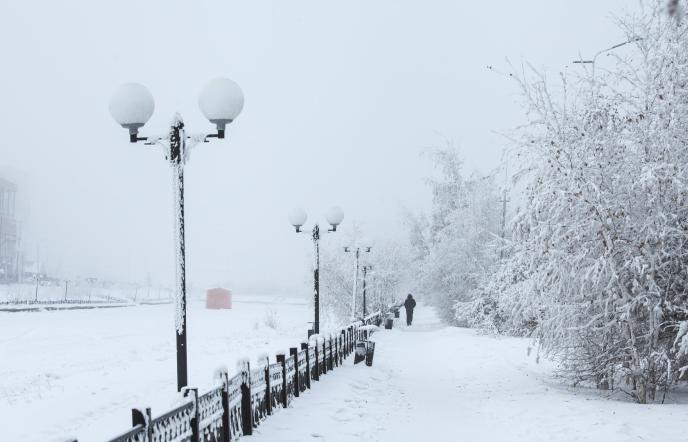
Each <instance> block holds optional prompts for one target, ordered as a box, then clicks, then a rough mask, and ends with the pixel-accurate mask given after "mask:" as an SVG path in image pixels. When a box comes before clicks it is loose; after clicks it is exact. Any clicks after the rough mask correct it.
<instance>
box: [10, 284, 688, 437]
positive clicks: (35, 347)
mask: <svg viewBox="0 0 688 442" xmlns="http://www.w3.org/2000/svg"><path fill="white" fill-rule="evenodd" d="M242 301H243V302H242ZM275 312H276V314H275ZM310 313H311V312H310V308H309V307H308V305H307V304H306V303H305V302H303V301H301V300H293V299H271V298H264V297H250V298H249V297H244V298H242V297H239V299H238V302H236V303H235V308H234V309H233V310H231V311H209V310H206V309H205V308H204V307H203V305H202V304H201V303H196V302H194V303H192V304H191V305H190V307H189V364H190V366H189V369H190V375H189V379H190V384H191V385H193V386H198V387H199V388H200V389H201V390H205V389H207V388H208V387H209V386H210V385H211V382H212V374H213V371H214V369H215V368H216V367H217V366H218V365H220V364H226V365H227V366H228V367H229V368H230V370H231V369H233V368H234V367H235V363H236V360H237V359H239V358H242V357H250V358H251V359H252V360H255V357H256V356H258V355H260V354H261V353H269V354H270V355H274V354H275V352H276V351H278V350H283V349H286V348H287V347H288V346H290V345H294V344H295V343H297V342H299V341H300V340H302V339H303V337H304V334H305V331H306V327H307V321H309V320H310ZM401 316H402V318H401V319H400V320H397V321H396V324H395V328H394V330H392V331H380V332H379V333H377V334H375V335H374V339H375V340H376V341H377V347H376V352H375V361H374V366H373V367H372V368H371V367H366V366H364V365H363V364H360V365H357V366H353V362H352V358H349V359H348V360H347V361H346V363H345V365H344V367H342V368H338V369H337V370H335V371H333V372H332V373H331V374H328V375H326V376H324V377H323V379H322V380H321V381H320V382H318V383H316V385H315V387H314V388H313V390H311V391H308V392H307V393H306V394H305V395H304V396H303V397H301V398H299V399H297V400H295V401H294V402H293V407H292V408H290V409H288V410H280V411H279V412H278V413H277V414H276V415H275V416H273V417H270V418H269V419H268V420H266V421H265V422H264V423H263V424H261V426H260V427H259V428H258V430H257V434H256V435H255V436H251V437H250V438H247V440H253V441H255V442H262V441H266V442H267V441H270V442H272V441H307V440H312V439H319V440H326V441H420V440H434V441H456V440H466V441H502V440H509V441H512V442H518V441H529V442H530V441H604V442H610V441H654V440H657V441H662V442H669V441H684V440H687V438H686V422H688V405H686V404H685V400H683V401H681V400H680V398H677V397H673V396H672V397H669V398H668V402H670V403H669V404H666V405H637V404H634V403H632V402H629V401H626V400H623V399H620V398H618V397H614V398H605V397H604V396H601V395H600V394H599V392H597V391H588V390H580V389H579V390H570V389H568V388H566V387H565V386H562V385H561V384H559V383H558V382H556V381H554V380H553V379H552V378H551V368H552V367H551V366H550V365H548V364H536V363H535V361H534V358H532V357H531V358H528V357H527V356H526V352H527V347H528V342H527V341H526V340H522V339H515V338H493V337H487V336H479V335H476V334H475V332H474V331H472V330H466V329H457V328H453V327H445V326H443V325H441V324H440V323H439V321H438V319H437V317H436V316H435V314H434V312H433V311H432V310H431V309H428V308H426V307H424V306H422V305H421V306H420V307H419V308H418V309H417V313H416V321H415V324H414V325H413V326H412V327H410V328H406V327H405V326H404V325H402V323H403V322H404V318H403V316H404V315H403V313H402V315H401ZM275 319H276V321H277V324H276V328H272V327H270V326H268V325H267V324H268V323H269V324H272V325H275V324H274V323H273V320H275ZM172 323H173V306H172V305H159V306H136V307H129V308H120V309H109V310H78V311H63V312H39V313H5V314H1V313H0V416H2V419H1V420H2V428H1V429H0V440H3V441H4V440H7V441H23V442H26V441H64V440H65V439H66V437H67V436H70V435H71V436H75V437H78V438H79V440H80V441H81V442H88V441H102V440H106V439H107V438H108V437H111V436H114V435H116V434H118V433H120V432H121V431H124V430H126V429H127V428H128V425H129V422H130V409H131V408H132V407H134V406H151V407H152V409H153V414H154V415H157V414H160V413H162V412H164V411H167V410H168V409H170V408H171V407H172V406H173V405H174V403H175V401H177V400H178V395H177V394H176V391H175V390H176V388H175V386H176V377H175V349H174V339H173V334H172V333H173V329H172V327H173V326H172ZM125 324H126V325H125ZM273 357H274V356H273ZM677 402H683V403H682V404H681V403H677Z"/></svg>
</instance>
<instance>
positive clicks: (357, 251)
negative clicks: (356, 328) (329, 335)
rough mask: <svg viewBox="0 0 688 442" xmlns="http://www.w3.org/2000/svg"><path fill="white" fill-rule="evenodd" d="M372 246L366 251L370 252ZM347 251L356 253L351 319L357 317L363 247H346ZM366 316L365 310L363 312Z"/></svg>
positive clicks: (345, 250)
mask: <svg viewBox="0 0 688 442" xmlns="http://www.w3.org/2000/svg"><path fill="white" fill-rule="evenodd" d="M371 249H372V247H366V248H365V250H364V252H366V253H370V250H371ZM344 252H345V253H353V254H354V287H353V290H352V293H351V320H352V321H353V320H355V319H356V295H357V294H358V270H359V268H360V267H359V259H360V257H361V248H360V247H356V250H353V251H352V250H351V247H344ZM363 316H365V312H364V314H363Z"/></svg>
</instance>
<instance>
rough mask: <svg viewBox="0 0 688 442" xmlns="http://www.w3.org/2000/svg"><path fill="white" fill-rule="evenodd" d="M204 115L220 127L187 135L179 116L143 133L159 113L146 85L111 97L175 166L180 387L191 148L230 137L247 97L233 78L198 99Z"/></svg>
mask: <svg viewBox="0 0 688 442" xmlns="http://www.w3.org/2000/svg"><path fill="white" fill-rule="evenodd" d="M198 105H199V107H200V109H201V112H202V113H203V115H204V116H205V117H206V118H207V119H208V120H209V121H210V122H211V123H213V124H214V125H215V129H216V132H215V133H202V134H195V135H187V133H186V130H185V129H184V121H183V120H182V117H181V115H179V114H178V113H177V114H175V115H174V118H173V119H172V123H171V125H170V127H169V129H168V132H167V134H166V135H162V136H154V137H140V136H139V129H141V128H142V127H143V126H144V125H145V124H146V123H147V122H148V120H149V119H150V117H151V116H152V115H153V111H154V109H155V103H154V100H153V96H152V95H151V93H150V92H149V91H148V89H147V88H146V87H145V86H142V85H140V84H138V83H127V84H123V85H121V86H120V87H119V88H117V89H116V90H115V92H114V94H113V95H112V98H111V99H110V114H111V115H112V118H113V119H114V120H115V121H116V122H117V123H119V124H120V125H121V126H122V127H123V128H125V129H127V130H128V131H129V141H130V142H132V143H136V142H139V141H142V142H144V143H145V144H147V145H155V146H160V147H162V149H163V151H164V154H165V158H166V160H167V161H168V163H169V165H170V167H171V169H172V177H173V191H174V202H175V214H174V220H175V242H176V253H175V261H176V280H175V295H176V296H175V329H176V341H177V389H178V390H180V391H181V389H182V388H184V387H185V386H187V385H188V376H187V357H186V353H187V348H186V253H185V244H184V242H185V236H184V165H185V164H186V161H187V159H188V155H189V151H190V150H191V149H192V148H193V147H194V146H195V145H196V144H198V143H201V142H203V143H207V142H208V141H209V140H210V139H211V138H218V139H219V138H224V137H225V128H226V126H227V124H229V123H231V122H232V121H234V119H236V117H237V116H238V115H239V113H241V110H242V108H243V106H244V95H243V93H242V92H241V89H240V88H239V86H238V85H237V84H236V83H235V82H234V81H232V80H229V79H226V78H218V79H215V80H212V81H210V82H208V84H207V85H206V86H205V87H204V88H203V90H202V91H201V94H200V96H199V99H198Z"/></svg>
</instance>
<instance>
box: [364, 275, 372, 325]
mask: <svg viewBox="0 0 688 442" xmlns="http://www.w3.org/2000/svg"><path fill="white" fill-rule="evenodd" d="M372 269H373V266H371V265H369V264H368V265H364V266H363V317H364V318H365V317H366V316H368V310H367V306H368V302H367V297H366V276H367V275H368V271H369V270H372Z"/></svg>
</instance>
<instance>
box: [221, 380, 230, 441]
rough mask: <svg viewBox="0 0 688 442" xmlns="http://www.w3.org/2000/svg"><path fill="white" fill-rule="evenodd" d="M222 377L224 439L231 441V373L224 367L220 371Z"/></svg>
mask: <svg viewBox="0 0 688 442" xmlns="http://www.w3.org/2000/svg"><path fill="white" fill-rule="evenodd" d="M220 377H221V378H222V440H223V441H230V440H232V439H231V436H230V425H231V424H230V414H231V410H230V409H229V373H227V370H225V369H223V370H222V371H221V372H220Z"/></svg>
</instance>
